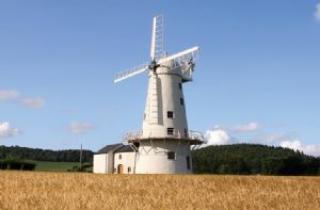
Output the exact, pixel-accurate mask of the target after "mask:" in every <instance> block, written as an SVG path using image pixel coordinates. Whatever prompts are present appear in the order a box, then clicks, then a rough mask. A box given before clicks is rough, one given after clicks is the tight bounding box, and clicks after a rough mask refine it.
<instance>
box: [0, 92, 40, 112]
mask: <svg viewBox="0 0 320 210" xmlns="http://www.w3.org/2000/svg"><path fill="white" fill-rule="evenodd" d="M0 102H15V103H18V104H21V105H23V106H25V107H28V108H31V109H40V108H42V107H43V106H44V104H45V100H44V99H43V98H40V97H21V93H20V92H19V91H16V90H5V89H2V90H1V89H0Z"/></svg>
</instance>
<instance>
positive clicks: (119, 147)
mask: <svg viewBox="0 0 320 210" xmlns="http://www.w3.org/2000/svg"><path fill="white" fill-rule="evenodd" d="M110 151H112V152H114V153H116V152H134V149H133V148H132V147H131V146H130V145H124V144H110V145H107V146H105V147H103V148H102V149H100V150H98V152H96V153H95V154H106V153H108V152H110Z"/></svg>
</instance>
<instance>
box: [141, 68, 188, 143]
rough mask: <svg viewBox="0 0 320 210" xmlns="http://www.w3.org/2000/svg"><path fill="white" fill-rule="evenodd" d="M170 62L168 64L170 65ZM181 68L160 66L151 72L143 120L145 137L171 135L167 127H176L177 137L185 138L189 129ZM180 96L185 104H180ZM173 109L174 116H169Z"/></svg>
mask: <svg viewBox="0 0 320 210" xmlns="http://www.w3.org/2000/svg"><path fill="white" fill-rule="evenodd" d="M170 65H171V64H170V63H168V64H166V66H170ZM179 83H181V85H182V75H181V72H180V68H178V69H175V70H172V69H169V68H167V67H159V68H158V69H157V73H156V74H154V73H153V72H152V71H150V73H149V85H148V94H147V101H146V107H145V112H144V114H145V118H144V121H143V129H142V130H143V138H152V137H170V135H168V134H167V128H174V130H175V137H179V138H184V137H186V136H185V129H187V130H188V124H187V117H186V107H185V100H184V96H183V89H182V88H181V89H180V88H179ZM180 98H182V99H183V101H184V105H181V104H180ZM168 111H173V113H174V117H173V119H172V118H168V117H167V112H168Z"/></svg>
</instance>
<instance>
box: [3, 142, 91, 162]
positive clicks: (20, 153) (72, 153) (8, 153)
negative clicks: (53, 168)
mask: <svg viewBox="0 0 320 210" xmlns="http://www.w3.org/2000/svg"><path fill="white" fill-rule="evenodd" d="M12 158H13V159H21V160H37V161H52V162H78V161H79V159H80V150H71V149H70V150H57V151H54V150H48V149H33V148H28V147H19V146H11V147H6V146H0V160H6V159H12ZM92 158H93V152H92V151H90V150H83V151H82V161H83V162H92Z"/></svg>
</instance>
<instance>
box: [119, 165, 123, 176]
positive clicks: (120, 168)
mask: <svg viewBox="0 0 320 210" xmlns="http://www.w3.org/2000/svg"><path fill="white" fill-rule="evenodd" d="M118 174H123V165H122V164H119V165H118Z"/></svg>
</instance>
